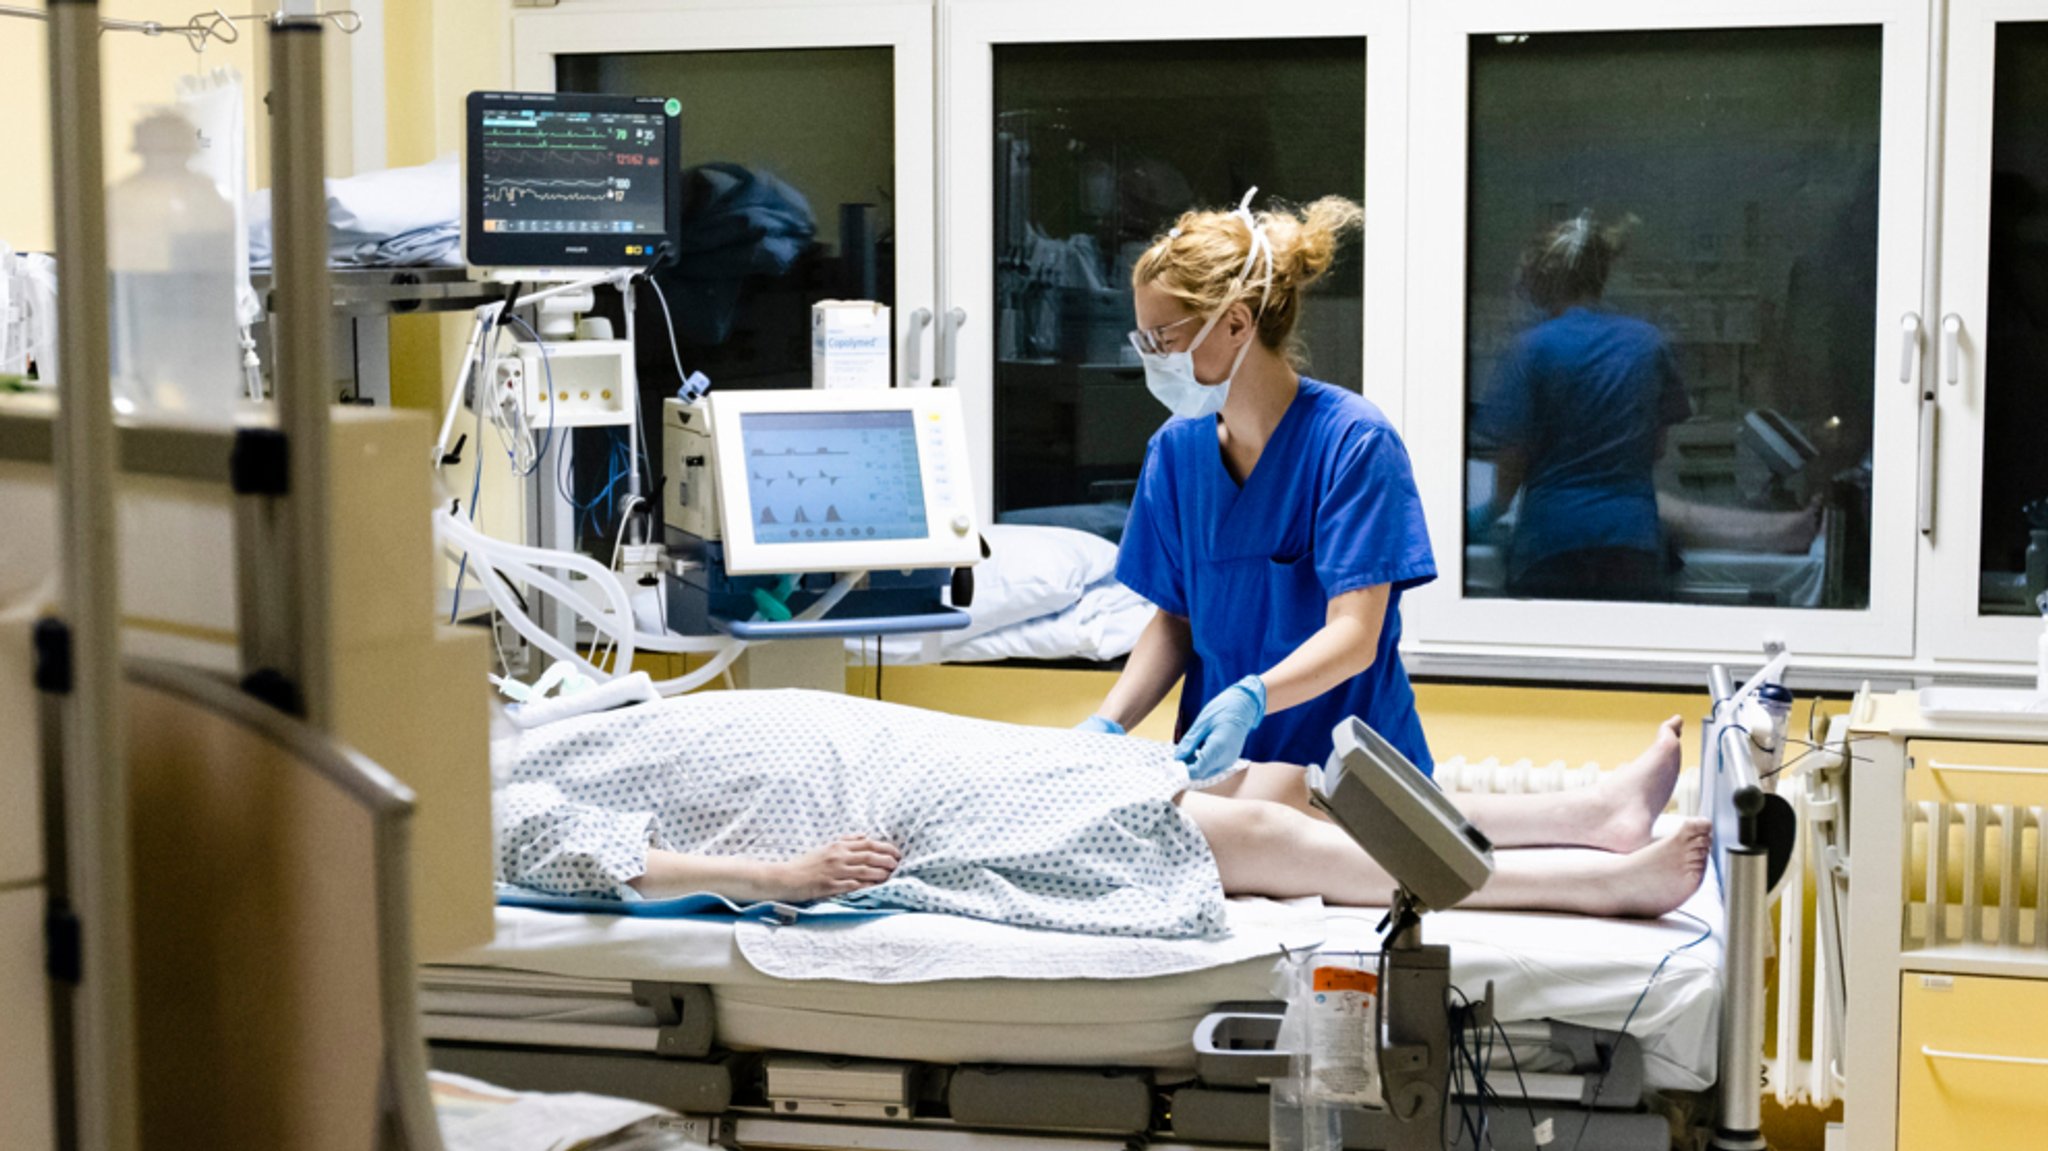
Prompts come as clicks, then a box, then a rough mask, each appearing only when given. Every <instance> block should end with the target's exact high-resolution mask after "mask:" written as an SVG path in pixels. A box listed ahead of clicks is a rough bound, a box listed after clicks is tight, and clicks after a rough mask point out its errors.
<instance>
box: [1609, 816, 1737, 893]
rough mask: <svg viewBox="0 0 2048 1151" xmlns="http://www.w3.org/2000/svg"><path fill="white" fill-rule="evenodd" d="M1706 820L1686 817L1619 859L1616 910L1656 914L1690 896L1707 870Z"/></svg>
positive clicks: (1707, 843)
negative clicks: (1669, 831) (1620, 879)
mask: <svg viewBox="0 0 2048 1151" xmlns="http://www.w3.org/2000/svg"><path fill="white" fill-rule="evenodd" d="M1710 831H1711V829H1710V828H1709V826H1708V824H1707V821H1706V820H1704V819H1688V820H1686V821H1685V822H1684V823H1683V824H1681V825H1679V828H1678V830H1677V831H1676V832H1674V833H1672V834H1671V835H1668V836H1665V837H1664V838H1662V839H1658V840H1655V841H1653V842H1651V843H1650V845H1649V846H1647V847H1645V848H1643V849H1642V850H1640V851H1637V852H1635V853H1634V854H1632V855H1630V856H1629V857H1628V859H1626V860H1624V861H1622V863H1623V869H1622V875H1623V877H1624V878H1623V883H1622V884H1621V885H1620V886H1621V891H1620V893H1619V894H1620V898H1619V899H1618V901H1617V903H1618V906H1617V908H1616V913H1617V914H1620V915H1635V916H1645V917H1648V916H1657V915H1663V914H1665V913H1666V912H1669V911H1672V910H1674V909H1676V908H1677V907H1679V906H1680V905H1681V904H1683V903H1684V902H1685V901H1686V900H1688V899H1690V898H1692V893H1693V892H1695V891H1697V890H1699V886H1700V880H1701V878H1703V877H1704V876H1705V875H1706V872H1707V853H1708V850H1709V847H1710V845H1711V844H1712V842H1713V840H1712V836H1711V834H1710Z"/></svg>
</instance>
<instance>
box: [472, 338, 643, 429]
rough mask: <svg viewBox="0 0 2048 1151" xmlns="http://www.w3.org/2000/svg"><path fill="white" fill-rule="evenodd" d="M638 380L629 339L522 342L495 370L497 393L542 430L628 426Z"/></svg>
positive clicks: (492, 381)
mask: <svg viewBox="0 0 2048 1151" xmlns="http://www.w3.org/2000/svg"><path fill="white" fill-rule="evenodd" d="M637 379H638V377H637V376H636V375H635V373H634V369H633V346H632V345H631V344H628V343H627V342H626V341H624V340H549V341H546V342H545V343H534V342H532V341H529V340H521V341H519V342H518V343H517V344H516V345H515V346H514V347H513V349H512V351H511V352H510V353H509V354H506V355H502V356H499V357H498V360H497V362H496V363H495V364H494V365H492V368H491V383H492V386H493V388H494V390H495V392H496V394H497V395H498V396H499V397H500V398H501V399H503V400H508V401H509V402H511V403H513V404H516V405H518V406H521V407H523V408H524V409H525V413H526V424H527V426H528V427H530V428H536V429H546V428H593V427H611V426H623V425H624V424H625V423H626V421H628V420H630V419H632V418H633V416H632V407H631V406H630V405H631V396H632V394H633V388H634V387H635V386H637V385H636V381H637Z"/></svg>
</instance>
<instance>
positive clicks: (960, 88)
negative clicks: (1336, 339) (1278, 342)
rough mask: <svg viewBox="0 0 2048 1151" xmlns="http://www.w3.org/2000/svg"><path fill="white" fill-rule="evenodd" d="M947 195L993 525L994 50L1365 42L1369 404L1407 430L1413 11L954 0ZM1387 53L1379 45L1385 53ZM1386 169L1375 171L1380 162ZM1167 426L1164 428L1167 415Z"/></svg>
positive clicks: (945, 123) (948, 31)
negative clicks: (1252, 14) (1254, 14)
mask: <svg viewBox="0 0 2048 1151" xmlns="http://www.w3.org/2000/svg"><path fill="white" fill-rule="evenodd" d="M940 11H941V24H942V29H941V42H942V44H943V51H942V54H941V64H942V68H941V77H940V99H939V107H940V110H941V117H942V123H941V128H940V142H941V156H942V171H943V172H944V173H945V185H944V188H943V189H942V193H941V195H940V197H939V203H940V212H941V216H940V237H939V240H940V246H939V250H940V252H941V253H942V254H943V256H942V263H941V268H940V295H941V298H942V299H943V300H944V301H945V303H944V307H943V309H942V311H941V314H942V315H943V314H944V311H947V310H951V309H954V308H960V309H964V310H965V312H966V322H965V323H964V324H962V325H960V327H959V328H958V331H957V333H956V335H955V337H954V348H953V351H954V354H955V356H956V357H957V359H956V361H955V362H956V363H957V364H958V366H959V375H958V377H957V380H956V382H957V385H958V387H959V388H960V390H961V399H962V401H963V403H964V406H965V408H966V413H967V425H968V431H969V435H970V439H969V441H968V442H969V444H970V445H971V447H972V449H973V453H974V461H975V472H974V489H975V499H976V501H977V504H978V510H979V512H980V514H981V516H982V518H983V520H984V521H989V520H991V519H992V517H993V515H994V511H995V442H996V428H995V378H994V365H995V342H994V339H993V335H994V319H993V310H994V305H995V298H996V294H995V269H994V267H993V265H992V262H991V261H990V259H989V253H991V252H993V251H994V250H995V218H994V211H995V187H994V182H995V175H994V174H995V133H994V130H993V127H992V126H993V125H994V123H995V68H994V50H995V48H996V47H997V46H998V45H1009V44H1053V43H1089V42H1106V41H1124V40H1144V41H1155V42H1172V41H1185V42H1195V41H1201V40H1297V39H1299V40H1308V39H1324V38H1330V37H1360V38H1363V39H1364V40H1365V44H1366V69H1365V83H1366V92H1365V101H1366V109H1365V135H1366V140H1365V157H1366V164H1365V217H1366V218H1365V236H1364V241H1363V242H1364V245H1365V250H1366V252H1367V257H1366V260H1365V265H1364V278H1365V279H1364V290H1363V293H1362V299H1361V304H1360V306H1361V308H1362V310H1363V313H1364V314H1363V316H1362V323H1363V330H1364V333H1365V338H1364V351H1363V363H1362V364H1361V365H1360V369H1361V378H1362V379H1363V380H1364V383H1365V388H1364V391H1365V395H1366V397H1367V398H1368V399H1370V400H1372V401H1373V402H1374V403H1376V404H1378V405H1379V406H1380V408H1381V409H1382V410H1384V411H1385V412H1386V414H1387V416H1388V418H1389V419H1390V420H1393V421H1394V422H1395V425H1396V426H1397V427H1398V426H1399V425H1400V421H1401V419H1402V414H1403V413H1402V405H1403V403H1404V402H1405V400H1406V398H1407V397H1406V392H1405V390H1404V389H1403V387H1402V386H1401V381H1402V379H1403V375H1402V373H1403V369H1404V366H1405V347H1404V343H1405V326H1404V309H1405V306H1406V293H1405V288H1404V284H1403V276H1404V274H1405V271H1406V264H1407V260H1406V251H1407V230H1406V222H1407V220H1406V217H1407V205H1406V197H1407V187H1406V182H1405V180H1404V179H1403V178H1402V163H1401V161H1402V159H1403V158H1404V157H1405V155H1406V152H1407V131H1408V124H1407V99H1408V83H1407V47H1408V34H1407V29H1408V6H1407V5H1406V4H1405V3H1385V2H1367V3H1358V2H1352V3H1336V2H1332V0H1276V2H1275V3H1271V4H1267V5H1265V6H1263V7H1261V8H1260V9H1259V15H1260V19H1259V20H1258V21H1257V22H1256V24H1255V25H1248V23H1247V21H1246V20H1245V9H1244V7H1243V6H1242V5H1241V4H1228V3H1222V2H1220V0H1181V2H1178V3H1176V2H1173V0H1120V2H1118V3H1115V4H1104V3H1099V2H1096V0H1043V2H1037V3H1033V2H1031V0H950V2H948V3H946V4H944V5H943V6H942V7H941V10H940ZM1376 46H1377V47H1376ZM1376 156H1378V157H1384V158H1385V159H1384V160H1383V161H1382V162H1380V163H1374V162H1373V158H1374V157H1376ZM1160 420H1161V422H1162V423H1163V422H1165V414H1164V409H1162V410H1161V417H1160Z"/></svg>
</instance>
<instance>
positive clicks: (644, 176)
mask: <svg viewBox="0 0 2048 1151" xmlns="http://www.w3.org/2000/svg"><path fill="white" fill-rule="evenodd" d="M681 111H682V108H681V105H680V104H678V103H677V102H676V101H675V100H672V99H665V98H662V97H658V96H594V95H582V94H576V93H568V92H471V93H470V94H469V115H468V121H467V122H468V147H467V149H466V150H465V153H464V156H465V163H464V168H463V177H464V179H463V189H464V190H463V218H462V251H463V257H464V259H465V260H467V261H468V263H469V264H470V265H471V266H472V267H478V268H515V269H545V268H636V267H645V266H647V265H648V264H651V263H653V262H654V259H655V257H656V255H657V253H658V252H659V251H660V250H661V249H662V247H663V245H667V246H669V247H670V248H673V247H674V245H675V242H676V237H677V233H678V231H679V230H680V228H681V221H682V172H681V169H680V166H679V161H678V156H679V155H680V152H681V146H680V145H681V142H680V139H679V137H680V135H681V133H680V132H679V130H678V128H677V120H676V117H677V116H678V115H679V114H680V113H681Z"/></svg>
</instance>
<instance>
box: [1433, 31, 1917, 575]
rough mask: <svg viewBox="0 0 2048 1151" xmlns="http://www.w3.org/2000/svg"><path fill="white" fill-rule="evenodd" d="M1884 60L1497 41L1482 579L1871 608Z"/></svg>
mask: <svg viewBox="0 0 2048 1151" xmlns="http://www.w3.org/2000/svg"><path fill="white" fill-rule="evenodd" d="M1882 47H1883V45H1882V31H1881V29H1879V28H1876V27H1829V28H1770V29H1732V30H1685V31H1656V32H1599V33H1554V34H1552V33H1545V34H1535V35H1487V36H1479V37H1473V38H1472V39H1471V42H1470V51H1471V57H1470V59H1471V73H1470V85H1471V88H1470V97H1471V102H1470V125H1469V127H1470V136H1469V161H1470V167H1469V177H1468V178H1469V187H1468V204H1469V215H1468V219H1467V247H1466V251H1467V267H1466V278H1465V283H1466V317H1467V324H1466V347H1465V365H1464V367H1465V380H1466V390H1465V401H1466V402H1465V409H1466V410H1465V414H1466V425H1465V426H1466V429H1467V434H1466V460H1467V466H1466V496H1465V510H1466V517H1465V518H1466V523H1465V565H1464V570H1465V577H1464V578H1465V588H1464V591H1465V594H1466V596H1468V597H1481V598H1485V597H1521V598H1540V599H1595V600H1628V601H1668V602H1682V603H1702V604H1724V605H1742V606H1776V607H1798V608H1832V609H1860V608H1864V607H1866V606H1868V604H1869V602H1870V586H1871V570H1870V568H1871V564H1870V522H1871V455H1872V441H1873V423H1874V418H1873V401H1874V392H1873V389H1874V385H1875V370H1876V365H1875V363H1874V354H1875V344H1874V340H1873V331H1874V328H1873V323H1874V319H1875V309H1876V297H1877V271H1878V152H1879V127H1880V98H1881V82H1882ZM1411 246H1412V247H1413V249H1414V250H1413V251H1412V253H1411V258H1412V259H1413V260H1415V261H1418V262H1420V261H1426V260H1428V259H1429V253H1428V251H1427V238H1426V237H1418V238H1417V239H1416V241H1415V242H1414V243H1413V244H1412V245H1411ZM1440 530H1441V529H1440Z"/></svg>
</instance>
